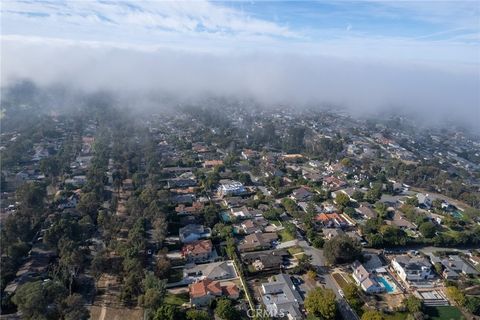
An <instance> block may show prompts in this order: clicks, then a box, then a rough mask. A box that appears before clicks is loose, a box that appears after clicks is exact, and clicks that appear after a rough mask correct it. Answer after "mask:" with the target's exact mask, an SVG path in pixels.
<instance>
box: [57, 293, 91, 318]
mask: <svg viewBox="0 0 480 320" xmlns="http://www.w3.org/2000/svg"><path fill="white" fill-rule="evenodd" d="M62 314H63V315H64V318H63V319H64V320H87V319H90V312H89V311H88V309H87V308H86V307H85V303H84V301H83V299H82V296H81V295H79V294H77V293H75V294H72V295H69V296H68V297H66V298H65V300H63V302H62Z"/></svg>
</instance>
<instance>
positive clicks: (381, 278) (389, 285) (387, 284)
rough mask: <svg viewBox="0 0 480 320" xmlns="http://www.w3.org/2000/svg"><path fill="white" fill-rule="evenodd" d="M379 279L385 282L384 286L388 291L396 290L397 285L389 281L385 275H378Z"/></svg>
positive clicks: (382, 282)
mask: <svg viewBox="0 0 480 320" xmlns="http://www.w3.org/2000/svg"><path fill="white" fill-rule="evenodd" d="M377 279H378V282H380V283H381V284H383V286H384V287H385V290H387V292H388V293H391V292H394V291H395V285H393V284H391V283H390V282H388V280H387V279H385V278H384V277H378V278H377Z"/></svg>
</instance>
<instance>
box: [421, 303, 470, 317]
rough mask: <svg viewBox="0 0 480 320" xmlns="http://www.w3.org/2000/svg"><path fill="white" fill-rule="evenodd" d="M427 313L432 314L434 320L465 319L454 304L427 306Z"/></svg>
mask: <svg viewBox="0 0 480 320" xmlns="http://www.w3.org/2000/svg"><path fill="white" fill-rule="evenodd" d="M425 313H426V314H428V315H429V316H430V318H429V319H432V320H458V319H465V318H464V317H463V315H462V313H461V312H460V310H458V308H456V307H453V306H441V307H427V308H426V310H425Z"/></svg>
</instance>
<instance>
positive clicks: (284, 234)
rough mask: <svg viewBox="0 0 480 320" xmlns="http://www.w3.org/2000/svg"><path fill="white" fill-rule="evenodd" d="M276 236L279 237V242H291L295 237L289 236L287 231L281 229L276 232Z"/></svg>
mask: <svg viewBox="0 0 480 320" xmlns="http://www.w3.org/2000/svg"><path fill="white" fill-rule="evenodd" d="M278 236H279V237H280V240H281V242H286V241H291V240H294V239H295V237H294V236H292V235H291V234H290V232H288V231H287V230H285V229H283V230H282V231H280V232H278Z"/></svg>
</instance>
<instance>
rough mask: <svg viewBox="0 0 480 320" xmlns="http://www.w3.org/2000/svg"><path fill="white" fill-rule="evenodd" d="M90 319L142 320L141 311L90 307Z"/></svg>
mask: <svg viewBox="0 0 480 320" xmlns="http://www.w3.org/2000/svg"><path fill="white" fill-rule="evenodd" d="M89 309H90V319H92V320H101V319H102V318H103V319H108V320H139V319H143V309H140V308H138V309H128V308H115V307H100V306H91V307H90V308H89Z"/></svg>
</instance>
